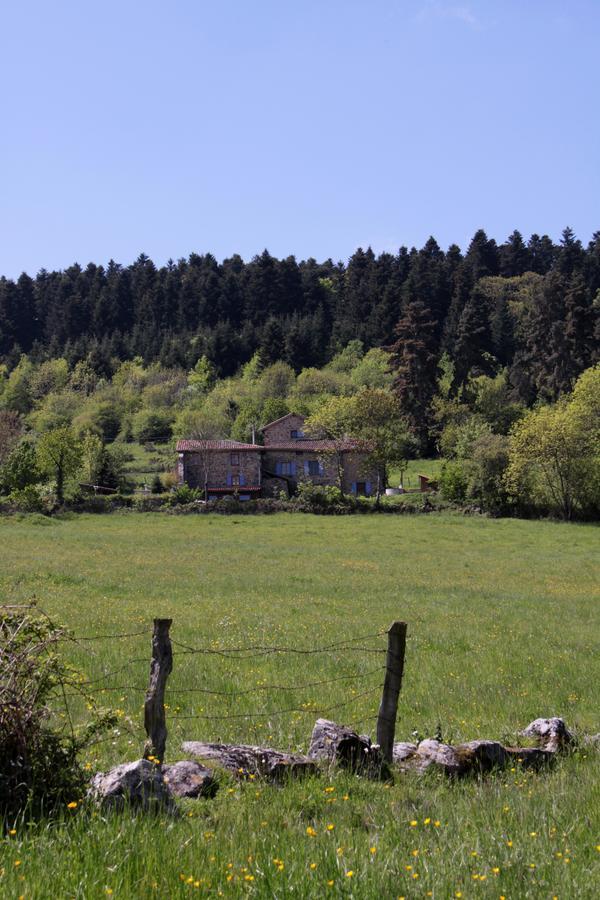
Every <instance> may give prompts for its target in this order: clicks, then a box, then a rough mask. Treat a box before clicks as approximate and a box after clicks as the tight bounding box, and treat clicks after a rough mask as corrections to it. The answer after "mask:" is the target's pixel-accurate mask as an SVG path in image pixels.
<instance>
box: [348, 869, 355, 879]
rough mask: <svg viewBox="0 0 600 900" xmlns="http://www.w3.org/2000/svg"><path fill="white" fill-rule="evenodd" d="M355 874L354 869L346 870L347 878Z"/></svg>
mask: <svg viewBox="0 0 600 900" xmlns="http://www.w3.org/2000/svg"><path fill="white" fill-rule="evenodd" d="M353 876H354V872H353V871H352V869H349V870H348V871H347V872H346V878H352V877H353Z"/></svg>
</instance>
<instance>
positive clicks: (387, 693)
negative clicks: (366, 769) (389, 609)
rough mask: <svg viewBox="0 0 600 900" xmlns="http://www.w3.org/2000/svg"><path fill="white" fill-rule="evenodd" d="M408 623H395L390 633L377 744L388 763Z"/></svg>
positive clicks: (390, 758)
mask: <svg viewBox="0 0 600 900" xmlns="http://www.w3.org/2000/svg"><path fill="white" fill-rule="evenodd" d="M406 628H407V626H406V622H394V623H393V624H392V626H391V628H390V630H389V631H388V649H387V657H386V663H385V680H384V682H383V695H382V697H381V705H380V707H379V715H378V717H377V743H378V744H379V746H380V747H381V753H382V756H383V758H384V760H385V761H386V762H389V763H391V761H392V755H393V750H394V733H395V731H396V713H397V712H398V694H399V693H400V688H401V686H402V673H403V671H404V653H405V650H406Z"/></svg>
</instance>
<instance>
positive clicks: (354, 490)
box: [351, 481, 356, 494]
mask: <svg viewBox="0 0 600 900" xmlns="http://www.w3.org/2000/svg"><path fill="white" fill-rule="evenodd" d="M351 491H352V493H353V494H355V493H356V482H355V481H353V482H352V488H351Z"/></svg>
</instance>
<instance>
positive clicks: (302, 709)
mask: <svg viewBox="0 0 600 900" xmlns="http://www.w3.org/2000/svg"><path fill="white" fill-rule="evenodd" d="M382 687H383V685H381V684H376V685H375V686H374V687H372V688H369V689H368V690H366V691H362V692H361V693H360V694H356V695H355V696H354V697H352V698H351V699H350V700H346V701H344V702H343V703H336V704H334V705H333V706H328V707H325V708H323V709H319V708H315V707H313V706H311V707H306V706H290V707H289V708H288V709H275V710H265V711H264V712H261V713H230V714H228V715H223V716H205V715H195V714H194V715H191V714H190V715H183V716H169V720H170V721H175V722H176V721H178V720H183V719H186V720H187V719H203V720H208V721H213V720H219V721H221V720H225V719H268V718H270V717H272V716H283V715H287V714H288V713H303V714H305V715H313V716H314V715H315V714H316V715H323V714H324V713H330V712H334V710H336V709H342V708H343V707H345V706H350V705H351V704H353V703H355V702H356V701H357V700H360V698H361V697H366V696H368V695H369V694H374V693H375V691H380V690H381V689H382Z"/></svg>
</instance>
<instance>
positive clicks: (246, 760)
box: [181, 741, 318, 782]
mask: <svg viewBox="0 0 600 900" xmlns="http://www.w3.org/2000/svg"><path fill="white" fill-rule="evenodd" d="M181 747H182V750H183V752H184V753H189V754H191V755H192V756H196V757H198V758H199V759H210V760H214V761H215V762H216V763H218V764H219V765H220V766H222V767H223V768H224V769H227V770H228V771H229V772H232V773H233V774H234V775H235V776H236V778H250V777H252V778H255V777H257V776H258V777H259V778H265V779H267V780H268V781H275V782H281V781H283V780H285V779H286V778H289V777H291V776H292V777H297V776H301V775H310V774H316V773H317V771H318V769H317V765H316V763H315V762H314V760H312V759H308V757H306V756H302V755H301V754H300V753H285V752H282V751H280V750H273V749H272V748H271V747H255V746H252V745H249V744H239V745H238V744H205V743H203V742H202V741H185V742H184V743H183V744H182V745H181Z"/></svg>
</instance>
